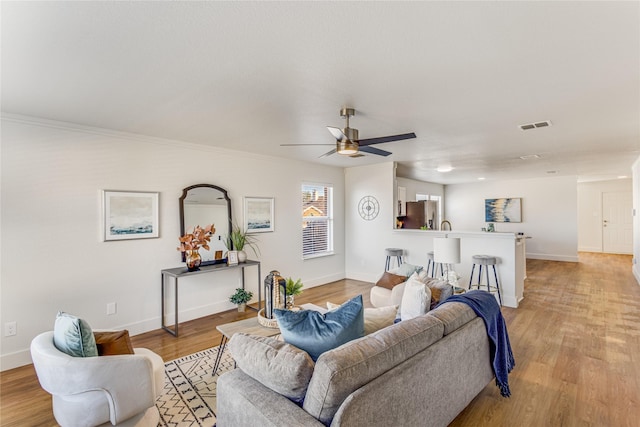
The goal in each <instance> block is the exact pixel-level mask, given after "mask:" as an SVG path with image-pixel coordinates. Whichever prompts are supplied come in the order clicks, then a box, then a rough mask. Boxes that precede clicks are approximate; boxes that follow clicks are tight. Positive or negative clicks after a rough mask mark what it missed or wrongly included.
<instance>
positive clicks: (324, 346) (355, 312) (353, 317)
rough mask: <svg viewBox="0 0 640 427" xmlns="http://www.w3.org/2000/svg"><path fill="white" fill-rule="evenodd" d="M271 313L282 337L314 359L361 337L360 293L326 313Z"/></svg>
mask: <svg viewBox="0 0 640 427" xmlns="http://www.w3.org/2000/svg"><path fill="white" fill-rule="evenodd" d="M274 312H275V315H276V318H277V319H278V326H279V327H280V332H281V333H282V338H284V340H285V341H286V342H288V343H290V344H293V345H295V346H296V347H298V348H301V349H302V350H304V351H306V352H307V353H309V355H310V356H311V358H312V359H313V360H316V359H318V357H319V356H320V355H321V354H322V353H324V352H325V351H327V350H331V349H332V348H336V347H338V346H340V345H342V344H344V343H346V342H349V341H351V340H354V339H356V338H360V337H362V336H364V315H363V310H362V295H358V296H357V297H355V298H352V299H350V300H349V301H347V302H345V303H344V304H342V305H341V306H340V307H339V308H338V309H336V310H333V311H329V312H327V313H325V314H321V313H319V312H317V311H313V310H300V311H291V310H278V309H276V310H274Z"/></svg>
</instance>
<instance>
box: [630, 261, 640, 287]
mask: <svg viewBox="0 0 640 427" xmlns="http://www.w3.org/2000/svg"><path fill="white" fill-rule="evenodd" d="M631 271H633V275H634V276H635V278H636V282H638V285H640V269H639V268H638V264H636V265H634V266H633V267H631Z"/></svg>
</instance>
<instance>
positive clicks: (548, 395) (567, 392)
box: [0, 253, 640, 427]
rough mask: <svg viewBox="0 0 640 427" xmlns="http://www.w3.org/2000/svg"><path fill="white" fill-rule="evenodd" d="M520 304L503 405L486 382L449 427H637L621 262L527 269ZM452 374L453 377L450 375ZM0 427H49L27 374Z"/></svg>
mask: <svg viewBox="0 0 640 427" xmlns="http://www.w3.org/2000/svg"><path fill="white" fill-rule="evenodd" d="M527 273H528V278H527V280H526V282H525V298H524V300H523V301H522V303H521V304H520V307H519V308H518V309H510V308H503V310H502V311H503V314H504V316H505V319H506V321H507V325H508V330H509V335H510V338H511V345H512V347H513V353H514V356H515V359H516V367H515V369H514V370H513V372H512V373H511V375H510V376H509V382H510V385H511V392H512V396H511V398H508V399H505V398H502V397H500V394H499V392H498V389H497V387H496V386H495V384H494V383H493V382H492V383H490V384H488V385H487V387H485V389H484V390H483V391H482V392H481V393H480V394H479V395H478V396H477V397H476V398H475V399H474V400H473V401H472V402H471V404H470V405H469V406H468V407H467V408H466V409H465V410H464V411H463V412H462V413H461V414H460V415H459V416H458V417H457V418H456V419H455V420H454V421H453V423H452V424H451V426H473V427H481V426H612V427H613V426H616V427H617V426H638V425H640V286H639V285H638V283H637V282H636V280H635V278H634V277H633V275H632V273H631V256H625V255H604V254H593V253H580V262H579V263H565V262H553V261H541V260H528V262H527ZM370 287H371V284H369V283H365V282H359V281H355V280H341V281H338V282H335V283H331V284H328V285H324V286H319V287H316V288H311V289H308V290H306V291H305V292H304V293H303V294H302V295H301V296H300V297H298V298H297V299H296V302H297V303H299V304H301V303H306V302H312V303H316V304H318V305H321V304H324V303H325V302H326V301H332V302H342V301H345V300H346V299H348V298H349V297H351V296H355V295H357V294H360V293H362V294H363V296H364V297H365V298H364V299H365V303H366V304H367V305H368V303H369V298H368V291H369V288H370ZM253 315H255V314H254V312H253V311H251V312H247V313H245V314H239V313H237V312H236V311H229V312H225V313H219V314H215V315H212V316H207V317H205V318H202V319H198V320H194V321H191V322H185V323H183V324H181V329H180V334H181V335H180V337H179V338H174V337H173V336H171V335H169V334H167V333H166V332H164V331H162V330H157V331H152V332H148V333H145V334H142V335H138V336H135V337H133V338H132V341H133V343H134V346H137V347H147V348H150V349H152V350H153V351H155V352H157V353H158V354H160V355H161V356H162V357H163V358H164V359H165V360H167V361H168V360H171V359H175V358H177V357H181V356H183V355H186V354H190V353H193V352H196V351H199V350H203V349H205V348H208V347H211V346H215V345H217V344H218V343H219V341H220V335H219V334H218V333H217V332H216V330H215V326H216V325H218V324H222V323H228V322H232V321H234V320H240V319H243V318H246V317H250V316H253ZM452 369H455V367H452ZM0 425H1V426H7V427H8V426H20V427H22V426H29V427H31V426H53V425H56V424H55V420H54V418H53V415H52V412H51V398H50V396H49V395H48V394H47V393H45V392H44V391H43V390H42V389H41V388H40V386H39V384H38V381H37V378H36V376H35V372H34V370H33V367H32V366H25V367H22V368H17V369H13V370H10V371H6V372H3V373H2V374H1V375H0Z"/></svg>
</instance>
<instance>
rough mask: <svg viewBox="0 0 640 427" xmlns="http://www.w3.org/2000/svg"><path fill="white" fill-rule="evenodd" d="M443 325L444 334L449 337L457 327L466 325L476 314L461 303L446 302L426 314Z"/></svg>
mask: <svg viewBox="0 0 640 427" xmlns="http://www.w3.org/2000/svg"><path fill="white" fill-rule="evenodd" d="M428 315H429V316H433V317H435V318H436V319H438V320H440V321H441V322H442V324H443V325H444V334H445V335H449V334H450V333H451V332H453V331H455V330H456V329H458V328H459V327H461V326H463V325H466V324H467V323H469V322H470V321H472V320H473V319H475V318H476V317H478V316H477V315H476V313H475V312H474V311H473V310H472V309H471V307H469V306H468V305H467V304H464V303H462V302H447V303H444V304H442V305H440V306H438V307H436V308H435V309H434V310H431V311H430V312H429V313H428Z"/></svg>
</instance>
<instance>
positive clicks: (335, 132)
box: [327, 126, 347, 141]
mask: <svg viewBox="0 0 640 427" xmlns="http://www.w3.org/2000/svg"><path fill="white" fill-rule="evenodd" d="M327 129H328V130H329V132H331V135H333V137H334V138H335V139H337V140H338V141H342V140H343V139H347V135H345V134H344V133H343V132H342V129H338V128H334V127H333V126H327Z"/></svg>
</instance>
